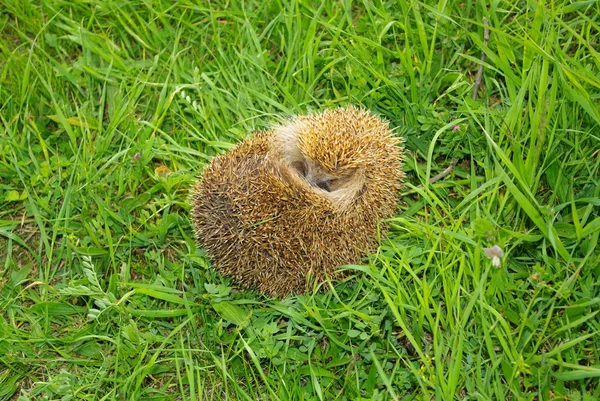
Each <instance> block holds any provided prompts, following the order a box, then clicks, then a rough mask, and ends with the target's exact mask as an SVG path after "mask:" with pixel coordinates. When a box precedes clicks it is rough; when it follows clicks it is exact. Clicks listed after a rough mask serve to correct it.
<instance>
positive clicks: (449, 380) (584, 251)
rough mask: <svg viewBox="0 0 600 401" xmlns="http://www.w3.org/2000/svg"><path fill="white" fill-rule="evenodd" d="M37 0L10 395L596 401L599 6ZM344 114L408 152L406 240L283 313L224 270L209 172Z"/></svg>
mask: <svg viewBox="0 0 600 401" xmlns="http://www.w3.org/2000/svg"><path fill="white" fill-rule="evenodd" d="M39 3H42V4H41V5H39V4H38V2H28V1H23V0H4V1H3V2H2V3H1V4H0V32H1V36H0V263H1V267H0V400H17V399H18V400H76V399H83V400H150V399H155V400H178V399H185V400H258V399H260V400H411V399H415V400H433V399H435V400H438V401H439V400H459V399H465V400H554V399H568V400H596V399H599V398H600V319H598V316H597V313H598V311H599V310H600V307H599V306H600V282H599V281H600V247H599V246H598V242H599V236H600V171H599V170H600V110H599V107H598V106H599V104H600V53H599V50H598V49H599V48H600V43H599V42H600V39H599V38H600V5H599V3H598V2H597V1H593V0H572V1H569V0H545V1H543V0H537V1H536V0H530V1H508V0H506V1H503V0H500V1H495V2H487V1H483V0H466V1H459V0H445V1H444V0H440V1H426V2H422V1H408V0H406V1H403V0H399V1H394V2H391V1H390V2H381V1H354V2H351V1H347V0H344V1H340V2H335V3H334V2H327V1H315V2H311V1H298V0H294V1H273V2H271V1H267V2H264V1H254V0H248V1H245V2H238V1H231V2H226V1H222V2H221V1H219V0H217V1H211V2H207V1H206V2H205V1H199V2H191V1H188V0H182V1H181V2H178V3H174V2H171V1H166V0H155V1H131V2H122V1H114V0H106V1H98V0H90V1H81V0H77V1H62V0H46V1H43V2H39ZM490 4H491V5H490ZM483 17H486V18H487V19H488V20H489V30H490V37H489V43H488V44H487V46H486V45H484V40H483V37H484V26H483V22H482V21H483ZM482 52H484V53H485V54H486V59H485V61H484V62H483V64H482V62H481V53H482ZM480 65H483V67H484V74H483V75H484V79H483V82H482V85H481V88H480V90H479V92H478V96H477V99H476V100H475V101H473V100H472V99H471V96H472V91H473V87H474V84H475V76H476V74H477V70H478V68H479V66H480ZM346 104H360V105H364V106H365V107H367V108H369V109H371V110H373V111H375V112H377V113H379V114H381V115H383V116H384V117H386V118H387V119H389V120H390V121H391V124H392V126H393V127H394V128H395V132H396V133H397V134H398V135H400V136H403V137H405V138H406V148H407V155H406V164H405V170H406V172H407V184H406V186H405V191H404V195H403V197H402V200H401V205H400V207H401V210H400V211H399V213H398V215H397V217H396V218H394V219H393V220H392V222H391V224H392V231H391V233H390V235H389V238H388V240H383V241H382V242H381V247H380V249H379V251H378V252H377V254H375V255H371V256H370V257H369V259H368V260H365V263H364V264H363V265H361V266H349V267H347V268H348V269H351V270H352V271H353V272H352V274H351V276H350V278H349V279H347V280H344V281H343V282H338V283H331V284H330V283H327V284H325V285H324V287H325V288H323V291H315V292H313V293H310V294H308V295H305V296H298V297H292V298H288V299H286V300H283V301H276V300H270V299H265V298H264V297H261V296H259V295H257V294H255V293H253V292H251V291H243V290H240V289H239V288H237V287H236V286H235V284H234V283H232V282H231V281H229V280H227V279H225V278H223V277H221V276H219V275H218V274H215V273H214V272H213V271H212V269H211V268H210V262H209V260H207V258H206V256H205V255H204V253H203V252H202V250H201V249H198V248H197V247H196V246H195V244H194V240H193V235H192V228H191V225H190V220H189V213H188V212H189V206H188V204H187V195H188V191H189V188H190V186H191V185H192V184H193V182H194V180H195V177H196V176H197V174H198V173H199V172H200V171H201V169H202V167H203V166H204V165H205V164H206V163H207V161H208V160H210V158H211V157H213V156H214V155H216V154H219V153H221V152H224V151H226V150H227V149H228V148H230V147H231V146H232V145H233V144H235V143H237V142H239V141H241V140H242V139H243V138H244V137H245V136H246V135H248V133H250V132H251V131H252V130H257V129H264V128H267V127H269V126H270V125H272V124H274V123H277V122H278V121H281V119H283V118H285V117H287V116H290V115H294V114H300V113H306V112H309V111H317V110H322V109H324V108H330V107H336V106H338V105H346ZM455 127H458V128H455ZM452 158H457V159H458V165H457V166H456V168H455V169H454V170H453V171H452V173H451V174H450V175H448V176H447V177H445V178H444V179H443V180H441V181H437V182H435V183H434V184H431V185H429V184H427V181H428V179H429V178H430V177H432V176H434V175H435V174H437V173H439V172H440V171H442V170H444V169H445V168H446V167H447V166H448V165H449V164H450V163H451V159H452ZM159 166H166V167H168V168H169V169H170V170H171V174H169V175H168V176H163V175H160V174H159V175H157V174H156V173H155V169H156V168H157V167H159ZM496 244H497V245H499V246H501V247H502V249H503V250H504V252H505V256H504V257H503V258H502V265H501V267H500V268H496V267H493V266H492V263H491V260H489V259H488V258H486V256H485V254H484V251H483V248H485V247H491V246H493V245H496Z"/></svg>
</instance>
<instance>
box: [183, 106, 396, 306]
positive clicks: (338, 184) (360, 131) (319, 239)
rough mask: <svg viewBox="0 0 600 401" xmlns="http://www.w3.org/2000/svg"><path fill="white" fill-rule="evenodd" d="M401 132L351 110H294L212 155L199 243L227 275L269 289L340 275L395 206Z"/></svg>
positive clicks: (199, 195) (371, 245)
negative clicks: (268, 128)
mask: <svg viewBox="0 0 600 401" xmlns="http://www.w3.org/2000/svg"><path fill="white" fill-rule="evenodd" d="M399 144H400V139H399V138H396V137H394V136H393V135H392V133H391V132H390V130H389V127H388V124H387V123H386V122H384V121H382V120H380V119H379V118H377V117H375V116H373V115H372V114H370V113H368V112H367V111H365V110H362V109H357V108H354V107H349V108H345V109H337V110H330V111H325V112H323V113H320V114H316V115H309V116H302V117H296V118H295V119H294V120H292V121H290V122H288V123H287V124H284V125H281V126H278V127H275V128H274V129H272V130H271V131H268V132H261V133H259V134H257V135H256V136H254V137H252V138H249V139H247V140H246V141H244V142H242V143H241V144H239V145H238V146H236V147H235V148H233V149H232V150H230V151H229V152H228V153H225V154H223V155H221V156H218V157H216V158H214V159H213V160H212V162H211V163H210V165H209V166H207V168H206V169H205V170H204V172H203V173H202V176H201V178H200V180H199V181H198V183H197V185H196V186H195V188H194V190H193V193H192V202H193V205H192V220H193V222H194V227H195V234H196V238H197V240H198V243H199V244H200V245H201V246H203V247H204V248H205V249H206V251H207V253H208V255H209V256H210V257H211V259H212V261H213V266H214V267H215V268H216V269H217V270H218V271H220V272H221V273H223V274H225V275H227V276H230V277H232V278H233V279H235V280H236V281H237V282H239V283H240V284H242V285H244V286H248V287H253V288H255V289H257V290H259V291H260V292H263V293H265V294H267V295H270V296H276V297H284V296H286V295H288V294H290V293H302V292H305V290H306V288H307V285H311V284H312V283H313V282H314V280H317V281H322V280H324V279H325V277H326V276H329V277H330V278H339V277H340V276H341V275H342V274H343V273H342V271H340V270H339V269H338V267H339V266H341V265H344V264H349V263H357V262H359V261H360V260H361V258H362V256H363V255H364V254H365V252H369V251H372V250H374V249H375V247H376V246H377V243H378V237H379V235H378V234H379V231H378V228H379V227H381V229H382V231H385V227H383V226H379V223H380V221H381V220H382V219H386V218H389V217H391V216H393V213H394V211H395V210H396V203H397V196H398V194H399V190H400V186H401V182H402V179H403V173H402V170H401V163H402V148H401V147H400V146H399Z"/></svg>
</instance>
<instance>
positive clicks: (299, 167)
mask: <svg viewBox="0 0 600 401" xmlns="http://www.w3.org/2000/svg"><path fill="white" fill-rule="evenodd" d="M292 168H293V169H294V170H296V171H297V172H298V174H300V175H301V176H302V177H306V174H307V173H308V165H307V164H306V162H305V161H304V160H298V161H295V162H293V163H292Z"/></svg>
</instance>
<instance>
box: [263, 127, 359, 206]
mask: <svg viewBox="0 0 600 401" xmlns="http://www.w3.org/2000/svg"><path fill="white" fill-rule="evenodd" d="M342 134H343V133H342ZM342 136H343V135H340V133H332V132H327V131H325V130H318V127H314V126H312V125H310V124H307V123H306V122H305V121H302V120H296V121H294V122H293V123H291V124H289V125H284V126H280V127H278V128H276V129H275V130H274V142H275V149H277V150H278V156H279V157H280V159H282V160H284V161H285V162H286V163H285V165H286V166H287V167H288V168H290V169H291V170H292V171H293V172H294V173H295V174H296V176H299V177H300V178H301V179H303V181H305V182H307V183H308V184H309V185H310V186H311V187H312V188H313V190H315V191H318V192H319V193H321V194H322V195H323V196H325V197H327V198H329V199H330V200H332V201H334V202H336V203H338V204H340V205H342V206H345V205H346V204H347V203H349V202H350V201H351V200H352V199H353V198H354V197H355V195H356V194H357V193H359V192H360V191H361V189H362V188H363V185H364V174H363V172H364V162H363V157H362V155H360V153H357V152H356V151H355V150H354V151H352V150H351V149H349V148H345V147H344V146H343V145H342V144H343V143H344V141H343V138H342ZM307 140H309V141H310V140H312V141H313V143H312V144H311V146H308V147H307V146H306V141H307ZM344 148H345V149H344ZM319 150H320V151H319ZM324 150H328V151H324Z"/></svg>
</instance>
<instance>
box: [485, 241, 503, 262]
mask: <svg viewBox="0 0 600 401" xmlns="http://www.w3.org/2000/svg"><path fill="white" fill-rule="evenodd" d="M483 251H484V252H485V256H487V257H488V259H492V265H493V266H494V267H500V258H501V257H503V256H504V251H503V250H502V248H500V247H499V246H498V245H494V246H493V247H491V248H483Z"/></svg>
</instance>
